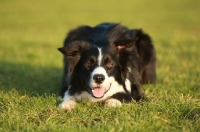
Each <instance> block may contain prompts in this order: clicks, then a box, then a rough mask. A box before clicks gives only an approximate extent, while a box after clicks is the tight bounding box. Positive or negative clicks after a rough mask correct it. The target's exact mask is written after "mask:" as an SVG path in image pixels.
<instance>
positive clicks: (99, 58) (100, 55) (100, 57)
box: [98, 48, 103, 66]
mask: <svg viewBox="0 0 200 132" xmlns="http://www.w3.org/2000/svg"><path fill="white" fill-rule="evenodd" d="M98 50H99V56H98V65H99V66H100V65H101V61H102V58H103V56H102V52H101V48H98Z"/></svg>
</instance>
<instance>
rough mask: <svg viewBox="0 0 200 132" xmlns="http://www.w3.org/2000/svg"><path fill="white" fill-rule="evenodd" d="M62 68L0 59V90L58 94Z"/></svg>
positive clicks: (29, 93)
mask: <svg viewBox="0 0 200 132" xmlns="http://www.w3.org/2000/svg"><path fill="white" fill-rule="evenodd" d="M61 78H62V69H60V68H56V67H38V66H36V67H35V66H30V65H26V64H16V63H10V62H5V61H3V62H2V61H0V90H2V91H5V92H9V91H11V90H13V89H15V90H16V91H17V92H18V93H19V94H21V95H24V94H27V95H29V96H36V95H44V94H47V95H48V94H58V92H59V90H60V86H61Z"/></svg>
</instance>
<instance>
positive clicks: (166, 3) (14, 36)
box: [0, 0, 200, 132]
mask: <svg viewBox="0 0 200 132" xmlns="http://www.w3.org/2000/svg"><path fill="white" fill-rule="evenodd" d="M199 5H200V1H199V0H163V1H160V2H159V1H158V0H151V1H147V0H140V1H132V0H126V1H120V0H109V1H108V0H101V1H94V0H87V1H82V0H76V1H71V2H67V1H64V0H60V1H59V2H55V1H53V0H49V1H46V2H45V1H41V0H34V1H33V0H1V1H0V131H1V132H9V131H10V132H17V131H19V132H23V131H24V132H26V131H27V132H31V131H33V132H35V131H38V132H62V131H67V132H75V131H80V132H84V131H85V132H94V131H95V132H97V131H100V132H106V131H108V132H120V131H121V132H126V131H127V132H141V131H144V132H159V131H160V132H165V131H166V132H168V131H169V132H198V131H200V15H199V13H200V8H199ZM101 22H120V23H122V24H123V25H126V26H128V27H130V28H142V29H143V30H144V31H145V32H147V33H149V34H150V35H151V37H152V39H153V41H154V45H155V48H156V51H157V83H156V85H145V86H143V89H144V90H145V99H144V100H143V101H142V102H141V103H136V102H133V103H130V104H124V105H123V107H121V108H105V107H104V106H103V104H101V103H95V104H93V103H86V102H82V103H78V104H77V107H76V109H75V110H74V111H72V112H64V111H62V110H60V109H58V108H57V106H58V103H59V102H57V101H56V96H57V94H58V92H59V90H60V86H61V78H62V71H63V68H62V54H61V53H59V52H58V51H57V48H58V47H61V46H62V43H63V40H64V38H65V36H66V33H67V32H68V31H69V30H70V29H73V28H75V27H77V26H79V25H83V24H87V25H91V26H94V25H96V24H99V23H101Z"/></svg>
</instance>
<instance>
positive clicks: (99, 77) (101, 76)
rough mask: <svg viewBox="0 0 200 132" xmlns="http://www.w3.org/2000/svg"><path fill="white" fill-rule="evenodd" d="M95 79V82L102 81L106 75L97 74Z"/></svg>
mask: <svg viewBox="0 0 200 132" xmlns="http://www.w3.org/2000/svg"><path fill="white" fill-rule="evenodd" d="M93 79H94V81H95V83H102V82H103V81H104V80H105V76H104V75H103V74H95V75H94V76H93Z"/></svg>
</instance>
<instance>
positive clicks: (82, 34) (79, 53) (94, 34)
mask: <svg viewBox="0 0 200 132" xmlns="http://www.w3.org/2000/svg"><path fill="white" fill-rule="evenodd" d="M94 47H101V48H102V49H103V52H104V53H105V54H106V56H105V57H104V58H105V59H104V61H103V63H105V64H106V63H107V62H106V61H110V60H112V62H113V65H114V67H113V68H112V69H109V68H107V67H106V66H105V69H106V72H107V74H108V75H109V76H114V77H115V80H116V81H117V82H118V83H119V84H121V85H123V86H124V90H125V91H126V93H116V94H115V95H113V96H112V98H117V99H119V100H121V101H122V100H127V101H130V100H131V99H132V98H133V99H135V100H139V99H141V98H142V97H143V92H142V89H141V86H140V84H147V83H154V82H155V81H156V69H155V63H156V55H155V49H154V47H153V45H152V41H151V38H150V37H149V36H148V35H147V34H145V33H143V32H142V30H139V29H134V30H133V29H128V28H127V27H125V26H122V25H120V24H115V23H103V24H100V25H97V26H95V27H90V26H81V27H78V28H77V29H74V30H72V31H70V32H69V34H68V36H67V38H66V39H65V41H64V47H62V48H59V51H61V52H62V53H63V54H64V74H63V81H62V90H61V92H60V95H61V96H62V97H63V96H64V93H65V92H66V91H67V90H68V87H69V84H70V86H71V88H70V89H69V90H70V91H69V93H70V95H73V94H76V93H81V92H82V91H88V87H87V80H88V79H89V73H90V72H92V70H93V69H94V68H95V67H96V65H97V64H96V63H95V62H92V61H96V60H95V58H96V57H97V56H98V51H97V49H96V48H94ZM88 56H94V57H93V58H92V57H91V60H90V62H89V64H87V63H86V64H85V62H86V61H87V60H86V59H88V58H87V57H88ZM82 64H85V65H86V66H85V67H81V65H82ZM129 68H131V71H130V69H129ZM127 78H128V79H129V80H130V82H131V92H128V90H127V89H126V86H125V79H127ZM88 92H89V91H88Z"/></svg>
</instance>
